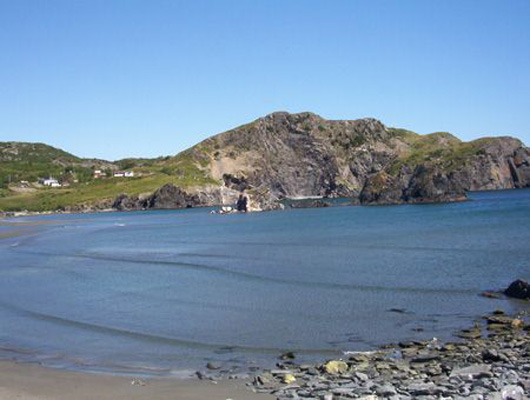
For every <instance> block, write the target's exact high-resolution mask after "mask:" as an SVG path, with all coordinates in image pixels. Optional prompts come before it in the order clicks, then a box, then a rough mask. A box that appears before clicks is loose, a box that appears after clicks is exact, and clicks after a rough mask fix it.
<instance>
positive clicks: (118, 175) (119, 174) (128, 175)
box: [114, 171, 134, 178]
mask: <svg viewBox="0 0 530 400" xmlns="http://www.w3.org/2000/svg"><path fill="white" fill-rule="evenodd" d="M132 177H134V172H133V171H116V172H114V178H132Z"/></svg>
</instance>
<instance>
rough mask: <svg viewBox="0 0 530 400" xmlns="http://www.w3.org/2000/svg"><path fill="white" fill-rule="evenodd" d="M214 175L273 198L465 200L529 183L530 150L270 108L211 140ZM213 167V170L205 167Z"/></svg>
mask: <svg viewBox="0 0 530 400" xmlns="http://www.w3.org/2000/svg"><path fill="white" fill-rule="evenodd" d="M212 147H213V148H216V149H217V150H216V151H215V157H212V158H215V161H212V163H211V164H210V166H213V165H215V168H213V167H212V168H213V169H212V170H211V175H212V176H213V177H217V178H219V179H221V177H222V179H223V181H224V182H223V183H224V185H226V187H229V188H236V189H242V188H256V189H262V190H268V191H269V192H270V195H271V197H276V198H278V199H282V198H299V197H309V196H325V197H356V196H359V198H360V201H361V203H362V204H399V203H421V202H441V201H444V202H445V201H460V200H463V199H465V192H466V191H468V190H493V189H508V188H519V187H528V186H530V152H529V150H528V149H527V148H526V147H525V146H524V145H523V144H522V143H521V142H520V141H519V140H517V139H514V138H510V137H500V138H485V139H479V140H476V141H473V142H468V143H465V142H461V141H460V140H459V139H458V138H456V137H454V136H453V135H451V134H448V133H435V134H431V135H425V136H421V135H417V134H414V133H412V132H408V131H402V130H398V129H393V128H387V127H386V126H385V125H384V124H382V123H381V122H380V121H378V120H375V119H373V118H363V119H359V120H354V121H330V120H325V119H323V118H321V117H319V116H318V115H315V114H312V113H300V114H289V113H285V112H279V113H273V114H270V115H267V116H266V117H263V118H260V119H258V120H256V121H254V122H253V123H251V124H247V125H244V126H242V127H239V128H236V129H233V130H231V131H228V132H225V133H222V134H219V135H217V136H214V137H212V138H210V139H207V140H206V141H205V142H203V143H202V144H201V145H199V146H198V147H197V148H196V149H195V150H194V151H195V153H197V154H200V157H202V158H201V161H202V162H203V163H205V162H206V163H207V162H208V155H207V154H206V155H205V153H207V151H205V150H204V149H209V148H212ZM207 169H208V167H207Z"/></svg>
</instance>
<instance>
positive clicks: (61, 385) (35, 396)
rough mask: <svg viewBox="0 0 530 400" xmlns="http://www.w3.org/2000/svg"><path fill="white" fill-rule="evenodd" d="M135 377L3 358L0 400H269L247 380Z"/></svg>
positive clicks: (0, 369) (1, 362) (0, 377)
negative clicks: (45, 365) (215, 381)
mask: <svg viewBox="0 0 530 400" xmlns="http://www.w3.org/2000/svg"><path fill="white" fill-rule="evenodd" d="M134 379H135V378H131V377H122V376H109V375H96V374H88V373H80V372H70V371H63V370H56V369H52V368H46V367H42V366H39V365H35V364H19V363H16V362H14V361H0V400H15V399H16V400H51V399H54V400H71V399H76V400H93V399H98V400H107V399H108V400H111V399H112V400H122V399H123V400H126V399H127V400H136V399H138V400H139V399H142V400H145V399H150V400H162V399H164V400H165V399H171V400H215V399H220V400H226V399H232V400H270V399H274V398H275V397H274V396H271V395H267V394H258V393H253V392H252V391H251V390H250V389H249V388H247V387H246V386H245V383H246V381H245V380H223V381H220V382H218V383H217V384H213V383H212V382H210V381H207V380H204V381H201V380H198V379H177V378H150V379H145V380H142V381H143V382H145V386H142V385H133V384H132V383H131V382H133V380H134Z"/></svg>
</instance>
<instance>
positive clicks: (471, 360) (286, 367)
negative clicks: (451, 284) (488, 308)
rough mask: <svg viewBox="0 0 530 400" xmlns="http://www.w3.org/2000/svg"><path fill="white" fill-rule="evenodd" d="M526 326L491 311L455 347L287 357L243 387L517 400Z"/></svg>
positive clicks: (285, 394) (529, 345)
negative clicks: (299, 359) (305, 361)
mask: <svg viewBox="0 0 530 400" xmlns="http://www.w3.org/2000/svg"><path fill="white" fill-rule="evenodd" d="M484 322H485V326H486V327H485V329H483V328H482V326H481V325H482V324H483V323H484ZM529 328H530V326H529V325H528V324H526V323H525V322H524V319H522V318H521V316H519V317H511V316H507V315H505V314H504V313H503V312H502V311H496V312H495V313H493V314H492V315H488V316H486V317H484V321H480V322H479V323H477V325H476V326H475V327H474V328H472V329H468V330H466V331H463V332H461V334H460V336H461V337H463V338H465V339H464V340H463V341H462V342H455V343H441V342H439V341H438V340H436V339H433V340H426V341H411V342H400V343H398V344H396V345H390V346H385V347H384V348H381V349H379V350H377V351H374V352H366V353H352V354H349V355H348V356H347V357H345V359H344V360H330V361H327V362H324V363H322V364H318V365H299V364H297V363H296V362H295V361H296V360H290V359H287V360H283V361H282V362H280V363H278V364H277V367H278V368H277V369H276V370H270V371H265V372H263V373H262V374H260V375H257V376H255V377H254V379H253V381H252V382H251V383H249V385H250V386H251V387H252V389H253V390H254V391H258V392H263V393H271V394H273V395H275V396H276V397H277V399H278V400H287V399H302V400H311V399H314V400H346V399H364V400H376V399H393V400H405V399H419V400H431V399H433V400H434V399H455V400H463V399H469V400H496V399H499V400H501V399H514V400H515V399H524V398H526V397H525V394H527V393H529V392H530V339H529V336H528V332H529V330H530V329H529Z"/></svg>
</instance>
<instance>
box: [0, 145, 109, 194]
mask: <svg viewBox="0 0 530 400" xmlns="http://www.w3.org/2000/svg"><path fill="white" fill-rule="evenodd" d="M94 168H115V167H114V165H113V164H112V163H109V162H107V161H103V160H88V159H81V158H79V157H76V156H74V155H73V154H70V153H67V152H66V151H63V150H60V149H57V148H55V147H52V146H49V145H47V144H44V143H23V142H0V187H3V188H5V187H7V186H8V185H9V183H13V182H20V181H28V182H34V181H37V180H38V179H39V178H47V177H55V178H57V179H65V180H67V179H74V177H75V178H76V179H78V180H79V179H80V180H81V181H86V180H89V179H90V178H91V177H92V176H93V174H94V172H93V169H94Z"/></svg>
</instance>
